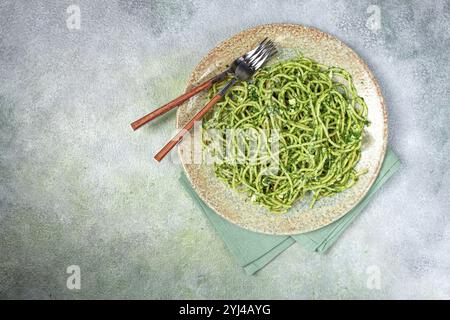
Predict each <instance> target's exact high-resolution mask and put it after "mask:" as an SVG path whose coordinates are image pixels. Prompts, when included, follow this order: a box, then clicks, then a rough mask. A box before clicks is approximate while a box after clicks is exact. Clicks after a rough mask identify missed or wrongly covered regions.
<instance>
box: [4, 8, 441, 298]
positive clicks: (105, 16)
mask: <svg viewBox="0 0 450 320" xmlns="http://www.w3.org/2000/svg"><path fill="white" fill-rule="evenodd" d="M75 2H76V4H75V5H72V6H70V3H67V2H61V1H45V2H43V1H35V2H32V3H31V2H29V1H12V0H11V1H3V2H2V3H1V4H0V17H1V19H0V65H1V70H2V71H1V72H0V79H1V81H0V150H1V153H0V235H1V236H0V257H1V259H0V297H1V298H47V299H49V298H50V299H51V298H75V299H78V298H193V299H202V298H237V299H240V298H246V299H252V298H266V299H270V298H277V299H285V298H300V299H302V298H308V299H310V298H338V299H339V298H341V299H343V298H373V299H379V298H447V299H448V298H450V250H449V241H450V215H449V213H450V197H449V194H450V171H449V170H448V168H447V166H448V165H449V161H448V159H447V156H448V155H449V154H450V141H449V137H450V126H449V124H448V123H449V120H450V108H449V101H450V84H449V74H450V63H449V50H450V33H449V30H450V3H449V2H448V1H433V2H422V1H412V2H409V1H408V2H403V1H389V2H381V1H358V2H357V3H355V2H354V1H312V0H311V1H302V2H298V3H296V2H294V1H276V2H275V1H267V2H266V3H263V2H262V1H246V2H245V3H241V2H237V1H180V0H177V1H175V2H171V3H170V4H169V3H166V2H163V1H161V0H157V1H144V0H130V1H127V0H119V1H84V0H80V1H75ZM275 3H276V4H275ZM243 9H245V10H243ZM219 14H220V17H219ZM78 16H79V17H80V19H79V20H78V19H77V18H78ZM277 22H289V23H298V24H304V25H309V26H314V27H317V28H319V29H321V30H323V31H326V32H329V33H331V34H333V35H335V36H337V37H339V38H340V39H341V40H343V41H344V42H346V43H347V44H348V45H349V46H351V47H352V48H353V49H354V50H355V51H356V52H357V53H358V54H359V55H360V56H361V57H362V58H363V59H365V61H366V62H367V63H368V64H369V66H370V67H371V69H372V70H373V72H374V74H375V76H376V77H377V78H378V80H379V82H380V85H381V87H382V91H383V95H384V97H385V99H386V103H387V107H388V112H389V143H390V145H391V147H392V148H393V150H394V151H395V152H396V153H397V154H398V155H399V157H400V158H401V159H402V167H401V169H400V170H399V172H398V173H397V174H396V175H395V176H394V177H393V178H392V179H391V180H390V181H389V182H388V183H387V184H385V185H384V186H383V187H382V188H381V189H380V190H379V192H378V193H377V194H376V195H375V197H374V198H373V200H372V201H371V203H370V204H369V206H368V207H367V208H366V209H365V211H364V213H363V214H362V215H361V216H360V217H358V219H357V220H356V221H355V222H354V223H353V224H352V226H351V227H350V228H349V229H348V230H347V231H346V232H345V234H344V235H343V237H342V238H341V239H340V240H339V241H338V242H337V244H336V245H335V246H334V247H333V248H332V249H331V250H330V251H329V252H328V253H327V254H325V255H319V254H315V253H310V252H307V251H305V250H304V249H302V248H301V247H300V246H299V245H297V244H295V245H293V246H292V247H290V248H289V249H288V250H286V251H285V252H284V253H282V254H281V255H280V256H279V257H278V258H277V259H276V260H275V261H273V262H272V263H270V264H269V265H268V266H267V267H265V268H264V269H262V270H261V271H260V272H258V273H257V274H256V275H255V276H247V275H246V274H245V273H244V271H243V270H242V269H241V268H240V267H239V266H238V264H237V263H236V262H235V260H234V258H233V257H232V256H231V254H230V253H229V252H228V250H227V249H226V247H225V245H224V243H223V242H222V241H221V239H220V238H219V237H218V235H217V234H216V233H215V232H214V230H213V229H212V227H211V225H210V224H209V223H208V221H206V220H205V218H204V216H203V215H202V214H201V213H200V212H199V211H198V209H197V208H196V207H195V205H194V203H193V202H192V200H191V199H190V198H189V197H188V196H187V194H185V193H184V192H183V191H182V190H181V189H180V186H179V182H178V177H179V174H180V172H181V170H182V169H181V167H180V165H176V164H173V163H172V162H171V161H164V162H162V163H161V164H159V165H156V164H155V163H154V161H153V160H152V155H153V154H154V153H155V151H157V150H158V149H159V148H160V147H161V146H162V145H163V144H164V142H166V140H167V139H168V138H169V137H170V136H171V135H172V134H173V133H174V123H175V114H174V113H173V112H171V113H170V114H168V115H167V116H164V117H163V118H161V119H159V120H157V121H156V122H155V123H154V125H149V126H146V127H143V128H142V129H140V130H139V131H136V132H133V131H132V130H131V129H130V126H129V124H130V122H131V121H133V120H135V119H136V118H138V117H140V116H141V115H143V114H145V113H146V112H148V111H149V110H151V109H152V108H154V107H156V106H159V105H161V104H162V103H164V102H166V101H168V100H169V99H170V98H172V97H174V96H176V95H177V94H178V93H180V92H182V91H183V89H184V86H185V83H186V80H187V77H188V75H189V73H190V71H191V70H192V68H193V67H194V66H195V65H196V63H198V61H199V60H200V59H201V57H202V56H203V55H204V54H206V53H207V52H208V51H209V50H210V49H211V48H213V47H214V46H215V45H216V44H217V43H218V42H220V41H222V40H224V39H226V38H228V37H230V36H231V35H233V34H235V33H237V32H239V31H240V30H242V29H245V28H248V27H252V26H256V25H259V24H265V23H277ZM163 65H164V66H165V67H164V68H163ZM73 265H75V266H78V267H79V270H80V272H81V288H80V289H76V288H75V289H73V288H72V287H71V286H70V285H69V287H67V279H68V277H69V276H70V274H68V273H67V271H70V272H73V270H74V269H70V267H69V266H73ZM68 267H69V270H68V269H67V268H68ZM75 268H77V267H75ZM374 277H375V278H374ZM374 279H376V281H373V280H374Z"/></svg>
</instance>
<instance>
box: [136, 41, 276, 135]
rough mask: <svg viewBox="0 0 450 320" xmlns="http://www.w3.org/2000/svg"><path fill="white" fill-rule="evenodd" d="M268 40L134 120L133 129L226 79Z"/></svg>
mask: <svg viewBox="0 0 450 320" xmlns="http://www.w3.org/2000/svg"><path fill="white" fill-rule="evenodd" d="M269 41H270V40H269ZM266 42H268V38H267V37H266V38H265V39H264V40H263V41H262V42H261V43H260V44H259V45H258V46H257V47H256V48H254V49H253V50H251V51H249V52H247V53H245V54H244V55H242V56H240V57H238V58H236V59H235V60H234V61H233V62H232V63H231V64H230V66H229V67H228V68H227V69H226V70H225V71H223V72H221V73H219V74H218V75H216V76H214V77H212V78H210V79H208V80H206V81H205V82H203V83H201V84H199V85H197V86H195V87H193V88H192V89H191V90H189V91H188V92H186V93H184V94H182V95H181V96H179V97H177V98H175V99H173V100H172V101H170V102H168V103H167V104H165V105H163V106H162V107H160V108H158V109H156V110H154V111H152V112H150V113H148V114H146V115H145V116H143V117H142V118H140V119H138V120H136V121H134V122H132V123H131V127H132V128H133V130H137V129H139V128H140V127H142V126H143V125H144V124H146V123H148V122H150V121H152V120H153V119H155V118H157V117H159V116H161V115H163V114H165V113H166V112H168V111H170V110H172V109H173V108H175V107H177V106H179V105H180V104H182V103H183V102H185V101H186V100H188V99H190V98H191V97H193V96H195V95H196V94H197V93H199V92H201V91H203V90H208V89H209V88H211V87H212V86H213V85H214V84H215V83H217V82H221V81H223V80H225V79H226V77H227V76H228V75H229V74H233V73H234V72H235V71H236V67H237V66H238V65H239V64H240V63H241V62H242V61H244V60H246V59H248V58H249V57H251V56H253V54H255V52H256V51H257V50H259V49H260V48H261V46H263V45H264V43H266Z"/></svg>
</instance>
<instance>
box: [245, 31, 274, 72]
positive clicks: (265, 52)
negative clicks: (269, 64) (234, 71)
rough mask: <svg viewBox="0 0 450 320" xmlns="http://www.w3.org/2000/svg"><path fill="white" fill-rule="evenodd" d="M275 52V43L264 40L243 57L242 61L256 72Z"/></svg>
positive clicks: (267, 39)
mask: <svg viewBox="0 0 450 320" xmlns="http://www.w3.org/2000/svg"><path fill="white" fill-rule="evenodd" d="M277 52H278V51H277V48H276V46H275V43H274V42H273V41H272V40H270V39H269V38H264V40H263V41H261V43H260V44H259V45H258V47H256V48H255V49H254V50H252V51H250V52H249V53H248V54H247V55H245V56H244V60H245V62H246V63H247V64H248V65H249V67H251V68H252V69H253V70H257V69H259V68H260V67H261V66H262V65H263V64H264V62H265V61H267V59H269V58H271V57H272V56H273V55H275V54H276V53H277Z"/></svg>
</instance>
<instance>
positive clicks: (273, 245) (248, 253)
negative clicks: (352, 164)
mask: <svg viewBox="0 0 450 320" xmlns="http://www.w3.org/2000/svg"><path fill="white" fill-rule="evenodd" d="M399 166H400V160H399V159H398V158H397V156H396V155H395V154H394V153H393V152H392V150H390V149H389V148H388V150H387V152H386V156H385V158H384V161H383V165H382V167H381V170H380V173H379V175H378V177H377V179H376V180H375V182H374V183H373V185H372V187H371V188H370V190H369V192H368V193H367V195H366V196H365V197H364V198H363V200H361V202H360V203H359V204H358V205H356V207H355V208H353V209H352V210H350V211H349V212H348V213H347V214H346V215H345V216H343V217H342V218H340V219H339V220H336V221H335V222H333V223H331V224H329V225H327V226H325V227H323V228H320V229H317V230H314V231H311V232H307V233H302V234H298V235H291V236H274V235H267V234H263V233H257V232H253V231H249V230H246V229H243V228H241V227H238V226H236V225H234V224H232V223H230V222H228V221H227V220H225V219H224V218H222V217H221V216H219V215H218V214H217V213H215V212H214V211H213V210H212V209H211V208H209V207H208V206H207V205H206V204H205V203H204V202H203V201H202V200H201V199H200V198H199V196H198V195H197V193H195V191H194V190H193V189H192V187H191V184H190V182H189V180H188V179H187V178H186V176H185V175H184V173H182V174H181V176H180V182H181V185H182V186H183V188H184V189H185V190H186V191H187V193H188V194H189V195H190V196H191V197H192V198H193V199H194V201H195V203H196V204H197V205H198V207H199V208H200V209H201V211H202V212H203V213H204V214H205V216H206V217H207V218H208V220H209V221H210V222H211V223H212V225H213V226H214V228H215V229H216V230H217V232H218V233H219V235H220V237H221V238H222V239H223V241H224V242H225V244H226V245H227V247H228V248H229V250H230V251H231V253H232V254H233V255H234V256H235V257H236V259H237V260H238V262H239V264H240V265H241V266H242V267H243V268H244V270H245V272H246V273H247V274H254V273H255V272H256V271H258V270H259V269H261V268H263V267H264V266H265V265H266V264H268V263H269V262H270V261H271V260H273V259H274V258H275V257H276V256H278V255H279V254H280V253H281V252H283V251H284V250H286V249H287V248H289V247H290V246H291V245H292V244H293V243H295V242H298V243H299V244H300V245H302V246H303V247H304V248H306V249H307V250H310V251H315V252H320V253H324V252H325V251H327V250H328V249H329V248H330V247H331V246H332V245H333V243H335V242H336V240H337V239H338V238H339V236H340V235H341V234H342V233H343V232H344V230H345V229H346V228H347V227H348V226H349V225H350V223H351V222H352V221H353V220H354V219H355V218H356V216H358V215H359V214H360V213H361V211H362V210H363V209H364V207H365V206H366V205H367V204H368V202H369V200H370V198H371V197H372V196H373V194H374V193H375V192H376V191H377V190H378V189H379V188H380V187H381V186H382V185H383V184H384V183H385V182H386V181H387V180H388V179H389V178H390V177H391V176H392V175H393V174H394V173H395V172H396V171H397V170H398V168H399Z"/></svg>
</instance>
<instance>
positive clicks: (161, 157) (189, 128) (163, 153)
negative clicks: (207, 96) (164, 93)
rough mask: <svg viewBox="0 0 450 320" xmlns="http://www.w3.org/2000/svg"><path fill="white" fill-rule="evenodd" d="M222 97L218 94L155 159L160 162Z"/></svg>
mask: <svg viewBox="0 0 450 320" xmlns="http://www.w3.org/2000/svg"><path fill="white" fill-rule="evenodd" d="M220 99H222V95H221V94H220V93H218V94H216V95H215V96H214V97H213V98H212V99H211V100H210V101H209V102H208V103H207V104H206V105H205V106H204V107H203V109H201V110H200V111H199V112H198V113H197V114H196V115H195V116H194V117H193V118H192V119H191V120H190V121H189V122H188V123H187V124H186V125H185V126H184V127H183V129H181V130H180V131H178V133H177V134H176V135H175V136H174V137H173V138H172V139H171V140H170V141H169V142H168V143H167V144H166V145H165V146H164V147H163V148H162V149H161V150H159V152H158V153H157V154H156V155H155V157H154V158H155V160H156V161H158V162H160V161H161V160H162V159H163V158H164V157H165V156H166V155H167V154H168V153H169V151H170V150H172V149H173V147H175V146H176V145H177V144H178V143H179V142H180V141H181V140H182V139H183V137H184V135H185V134H186V133H187V132H188V131H189V130H191V129H192V127H193V126H194V124H195V122H196V121H199V120H200V119H201V118H202V117H203V116H204V115H205V113H206V112H208V110H209V109H211V108H212V107H213V106H214V105H215V104H216V103H217V101H219V100H220Z"/></svg>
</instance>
